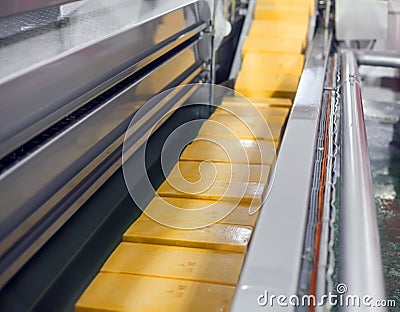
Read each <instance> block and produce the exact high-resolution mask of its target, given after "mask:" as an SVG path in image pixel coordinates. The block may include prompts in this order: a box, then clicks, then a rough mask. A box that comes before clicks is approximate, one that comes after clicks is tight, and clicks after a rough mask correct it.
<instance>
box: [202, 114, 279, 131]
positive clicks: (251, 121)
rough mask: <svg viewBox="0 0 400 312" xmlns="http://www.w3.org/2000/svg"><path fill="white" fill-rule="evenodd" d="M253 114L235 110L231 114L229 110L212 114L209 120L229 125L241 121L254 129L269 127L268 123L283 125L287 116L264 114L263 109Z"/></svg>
mask: <svg viewBox="0 0 400 312" xmlns="http://www.w3.org/2000/svg"><path fill="white" fill-rule="evenodd" d="M249 113H251V111H249ZM251 115H252V116H248V115H247V114H246V113H244V114H242V115H239V114H234V113H233V112H232V113H231V114H229V112H227V113H226V114H212V115H211V116H210V118H209V119H208V121H212V122H214V123H219V124H221V125H224V126H228V127H229V126H230V125H231V124H233V123H234V122H239V123H241V124H243V125H245V126H247V127H248V128H250V129H252V130H253V129H255V128H257V127H267V125H270V124H277V125H279V126H280V127H281V126H282V125H283V124H284V123H285V120H286V116H279V115H263V114H262V113H261V111H258V115H255V114H251Z"/></svg>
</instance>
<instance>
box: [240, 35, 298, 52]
mask: <svg viewBox="0 0 400 312" xmlns="http://www.w3.org/2000/svg"><path fill="white" fill-rule="evenodd" d="M303 41H304V40H302V39H293V38H292V39H290V38H285V39H282V38H263V37H262V36H260V37H258V36H251V37H250V36H247V37H246V39H245V41H244V43H243V48H242V54H243V56H244V55H246V53H248V52H258V53H297V54H301V52H302V51H303Z"/></svg>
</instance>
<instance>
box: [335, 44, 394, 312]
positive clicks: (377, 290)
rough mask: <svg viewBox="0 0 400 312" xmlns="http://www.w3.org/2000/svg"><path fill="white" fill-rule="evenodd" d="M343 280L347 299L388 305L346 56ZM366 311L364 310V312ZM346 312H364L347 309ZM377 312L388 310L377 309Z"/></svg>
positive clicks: (353, 65) (360, 118) (354, 83)
mask: <svg viewBox="0 0 400 312" xmlns="http://www.w3.org/2000/svg"><path fill="white" fill-rule="evenodd" d="M341 64H342V65H341V67H342V70H341V79H342V87H341V97H342V103H341V166H340V168H341V169H340V171H341V196H340V233H339V235H340V243H339V248H340V252H339V275H340V276H339V278H340V282H341V283H344V284H345V285H346V286H347V292H346V293H347V294H349V295H353V296H359V297H361V298H362V297H363V296H369V297H371V298H373V299H374V300H382V299H386V295H385V285H384V278H383V270H382V260H381V252H380V242H379V233H378V225H377V217H376V210H375V200H374V193H373V189H372V178H371V168H370V161H369V156H368V144H367V137H366V131H365V121H364V112H363V104H362V98H361V89H360V80H359V75H358V70H357V59H356V57H355V55H354V54H353V52H351V51H344V52H342V53H341ZM362 309H366V307H364V308H363V307H362V306H361V310H362ZM340 310H341V311H354V310H357V311H360V308H358V307H354V306H353V305H348V306H347V305H346V304H344V305H342V307H341V309H340ZM373 310H374V311H386V308H378V307H374V308H373Z"/></svg>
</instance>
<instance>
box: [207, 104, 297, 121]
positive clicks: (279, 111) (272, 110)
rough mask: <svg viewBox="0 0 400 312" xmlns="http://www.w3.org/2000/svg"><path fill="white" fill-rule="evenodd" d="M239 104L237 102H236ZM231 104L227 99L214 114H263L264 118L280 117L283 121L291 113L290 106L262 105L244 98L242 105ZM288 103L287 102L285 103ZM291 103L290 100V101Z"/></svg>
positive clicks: (242, 115)
mask: <svg viewBox="0 0 400 312" xmlns="http://www.w3.org/2000/svg"><path fill="white" fill-rule="evenodd" d="M235 104H237V103H235ZM235 104H234V105H230V104H229V101H225V102H223V103H222V105H221V106H219V107H217V108H216V110H215V112H214V114H213V115H214V116H216V115H232V114H234V115H237V116H240V117H244V118H246V117H252V116H256V118H259V115H262V116H263V117H264V118H268V117H269V116H271V117H280V118H281V121H282V122H284V121H285V120H286V118H287V116H288V115H289V108H287V107H284V108H282V107H268V106H264V107H260V106H257V105H256V104H254V103H251V102H250V100H249V101H245V100H243V101H242V102H241V104H242V105H235ZM285 104H286V103H285ZM289 105H290V102H289Z"/></svg>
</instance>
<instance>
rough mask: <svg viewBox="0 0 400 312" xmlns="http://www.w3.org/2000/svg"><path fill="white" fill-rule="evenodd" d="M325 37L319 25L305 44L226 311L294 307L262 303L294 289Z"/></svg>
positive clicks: (325, 55) (324, 62)
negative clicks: (267, 186)
mask: <svg viewBox="0 0 400 312" xmlns="http://www.w3.org/2000/svg"><path fill="white" fill-rule="evenodd" d="M331 41H332V37H331V34H329V32H328V31H327V30H323V28H322V27H321V26H320V27H319V28H318V29H317V32H316V35H315V37H314V39H313V41H312V43H311V45H312V46H311V48H310V52H309V54H308V56H307V61H306V64H305V68H304V71H303V74H302V76H301V80H300V84H299V88H298V91H297V95H296V98H295V101H294V104H293V108H292V113H291V115H290V117H289V121H288V124H287V127H286V132H285V135H284V137H283V140H282V143H281V148H280V152H279V156H278V159H277V163H276V167H275V178H274V180H273V182H272V185H271V190H270V193H269V196H268V197H267V199H266V201H265V203H264V205H263V208H262V210H261V213H260V216H259V219H258V222H257V225H256V228H255V230H254V233H253V237H252V240H251V243H250V246H249V250H248V253H247V256H246V259H245V263H244V266H243V269H242V274H241V277H240V280H239V284H238V287H237V290H236V294H235V298H234V301H233V304H232V308H231V311H234V312H238V311H270V310H274V311H279V310H284V311H293V310H294V309H295V307H290V306H286V307H283V306H279V305H278V304H276V301H275V305H273V306H271V305H268V302H266V300H267V298H265V297H266V296H265V295H266V293H267V292H268V294H269V295H275V296H280V295H282V296H286V297H287V298H289V297H290V296H292V295H296V293H297V286H298V279H299V274H300V265H301V260H302V252H303V242H304V232H305V228H306V218H307V213H308V209H309V197H310V186H311V181H312V175H313V169H314V156H315V148H316V143H317V142H316V140H317V138H316V134H317V130H318V125H319V116H320V110H321V98H322V93H323V89H324V82H325V74H326V66H327V58H328V54H329V51H330V48H331ZM260 296H261V297H260ZM262 296H264V298H263V297H262ZM260 298H261V300H260ZM264 303H265V304H264Z"/></svg>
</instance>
